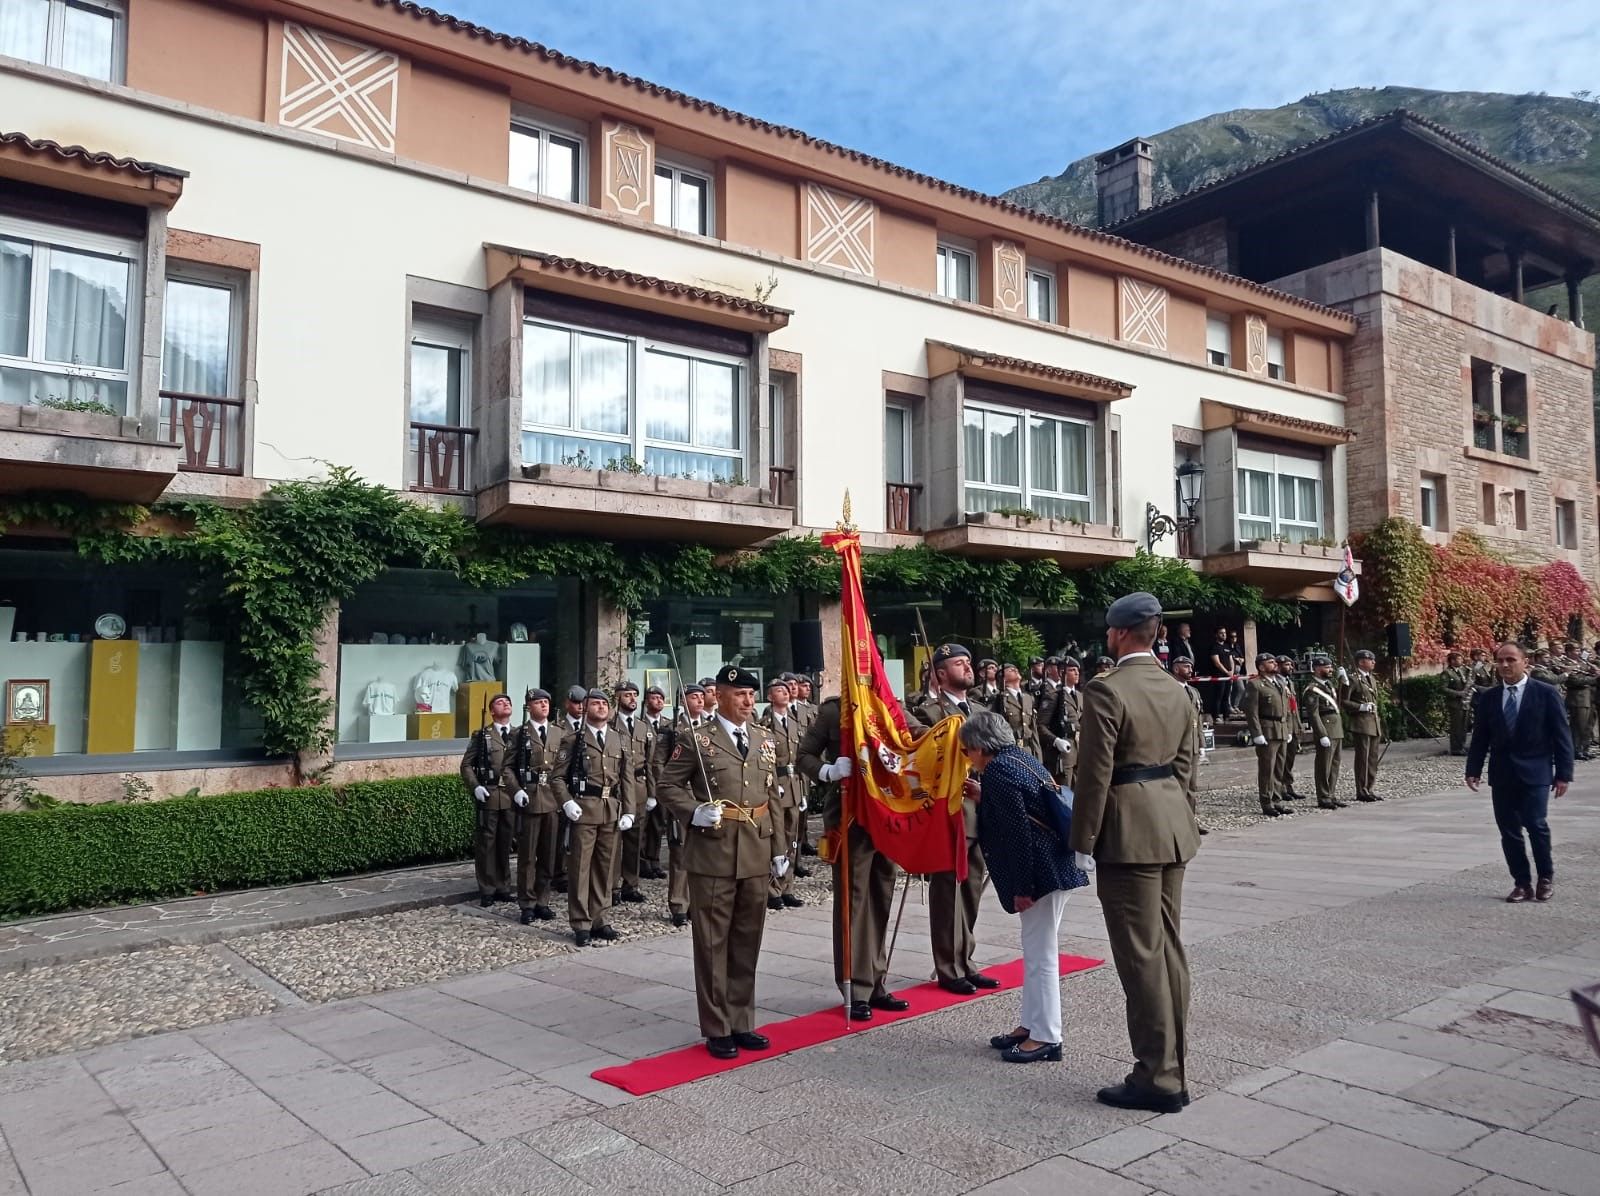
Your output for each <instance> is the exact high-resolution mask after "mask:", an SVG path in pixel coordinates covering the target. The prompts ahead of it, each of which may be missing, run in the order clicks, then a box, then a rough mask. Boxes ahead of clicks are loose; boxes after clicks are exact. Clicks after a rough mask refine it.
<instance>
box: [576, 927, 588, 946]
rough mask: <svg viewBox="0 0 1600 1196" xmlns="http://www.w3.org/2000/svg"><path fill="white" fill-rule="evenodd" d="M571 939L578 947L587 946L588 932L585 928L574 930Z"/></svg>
mask: <svg viewBox="0 0 1600 1196" xmlns="http://www.w3.org/2000/svg"><path fill="white" fill-rule="evenodd" d="M572 941H573V942H575V943H577V944H578V946H580V947H587V946H588V945H589V932H588V931H587V930H574V931H573V932H572Z"/></svg>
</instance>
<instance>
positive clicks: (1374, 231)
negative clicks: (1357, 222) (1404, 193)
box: [1367, 187, 1381, 249]
mask: <svg viewBox="0 0 1600 1196" xmlns="http://www.w3.org/2000/svg"><path fill="white" fill-rule="evenodd" d="M1378 234H1379V228H1378V189H1377V188H1376V187H1374V188H1373V189H1372V190H1371V191H1368V192H1367V248H1368V249H1376V248H1378V246H1379V245H1380V244H1381V241H1380V239H1379V235H1378Z"/></svg>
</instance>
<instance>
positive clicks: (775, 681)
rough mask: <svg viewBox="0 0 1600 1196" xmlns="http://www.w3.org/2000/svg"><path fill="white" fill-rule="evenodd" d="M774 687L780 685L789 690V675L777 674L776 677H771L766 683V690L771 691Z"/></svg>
mask: <svg viewBox="0 0 1600 1196" xmlns="http://www.w3.org/2000/svg"><path fill="white" fill-rule="evenodd" d="M774 685H781V686H783V688H784V689H788V688H789V674H788V673H779V674H778V675H777V676H775V677H773V678H772V679H771V680H770V681H768V682H767V688H768V689H771V688H772V687H773V686H774Z"/></svg>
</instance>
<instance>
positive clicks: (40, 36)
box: [0, 0, 50, 62]
mask: <svg viewBox="0 0 1600 1196" xmlns="http://www.w3.org/2000/svg"><path fill="white" fill-rule="evenodd" d="M49 28H50V0H0V54H5V55H7V56H9V57H11V58H24V59H26V60H27V61H29V62H43V61H44V54H45V37H46V35H47V33H48V32H49Z"/></svg>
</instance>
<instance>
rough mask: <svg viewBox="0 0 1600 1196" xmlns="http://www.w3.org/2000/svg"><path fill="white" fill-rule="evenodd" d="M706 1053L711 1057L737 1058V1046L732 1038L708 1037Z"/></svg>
mask: <svg viewBox="0 0 1600 1196" xmlns="http://www.w3.org/2000/svg"><path fill="white" fill-rule="evenodd" d="M706 1053H707V1054H708V1055H710V1056H711V1057H712V1058H713V1059H737V1058H738V1057H739V1048H738V1046H737V1045H736V1044H735V1043H734V1041H733V1039H732V1038H708V1039H706Z"/></svg>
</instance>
